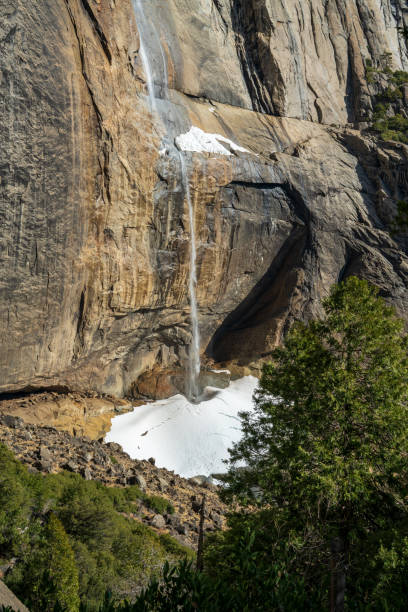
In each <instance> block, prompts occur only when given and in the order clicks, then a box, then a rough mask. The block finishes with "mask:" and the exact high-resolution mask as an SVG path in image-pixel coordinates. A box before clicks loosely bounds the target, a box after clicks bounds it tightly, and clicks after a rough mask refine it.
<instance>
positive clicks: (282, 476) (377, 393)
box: [225, 277, 408, 611]
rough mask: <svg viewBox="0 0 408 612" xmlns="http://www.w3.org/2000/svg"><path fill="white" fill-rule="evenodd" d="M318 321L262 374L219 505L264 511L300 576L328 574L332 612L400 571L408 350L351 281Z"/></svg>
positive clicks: (295, 334)
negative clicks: (296, 559)
mask: <svg viewBox="0 0 408 612" xmlns="http://www.w3.org/2000/svg"><path fill="white" fill-rule="evenodd" d="M324 313H325V314H324V317H323V318H322V319H320V320H316V321H312V322H310V323H309V324H303V323H298V324H296V325H295V326H294V327H293V329H292V331H291V332H290V333H289V335H288V337H287V339H286V343H285V346H284V347H282V348H277V349H276V350H275V351H274V352H273V355H272V363H271V364H269V365H266V366H265V367H264V370H263V376H262V379H261V381H260V386H259V389H258V390H257V392H256V394H255V412H253V413H244V414H242V415H241V416H242V423H243V438H242V440H241V441H240V442H239V443H237V444H236V445H235V446H234V448H233V449H232V450H231V459H230V470H229V474H228V476H227V478H226V491H225V495H226V497H227V498H233V499H237V500H239V502H240V503H241V504H244V505H245V504H248V505H254V504H256V503H257V504H258V505H260V506H262V508H263V509H264V510H267V512H268V513H269V516H270V517H273V524H274V525H275V527H276V530H277V532H279V531H280V532H281V534H285V535H282V537H286V538H287V539H291V542H292V544H293V547H294V548H296V547H297V548H298V552H299V556H301V555H303V561H302V562H303V564H304V568H305V572H306V573H307V572H308V571H309V570H310V568H313V567H314V568H315V567H316V564H320V567H321V570H322V572H323V574H324V573H325V572H326V573H328V572H329V571H328V570H327V568H328V567H330V568H331V570H330V571H331V595H332V598H331V609H332V610H336V611H338V610H343V609H344V605H345V593H347V591H349V592H350V588H351V586H350V585H351V583H352V585H353V586H352V588H353V589H354V590H353V592H354V594H355V593H356V592H357V591H356V590H357V589H358V588H360V587H361V593H363V591H365V592H366V595H363V594H361V598H362V600H363V599H364V598H365V597H366V598H367V597H368V598H369V597H370V595H367V592H368V591H370V589H371V594H372V593H374V591H375V589H376V588H379V586H378V585H379V583H380V582H381V580H382V578H381V580H380V579H377V577H378V576H379V575H381V576H382V574H381V571H383V572H385V571H386V570H385V569H384V568H386V567H388V570H389V571H390V572H391V574H392V572H394V574H392V576H395V572H396V571H397V570H398V567H400V569H401V564H402V565H404V564H406V558H407V553H406V549H407V542H408V529H407V524H408V520H407V517H408V499H407V495H408V487H407V482H408V481H407V458H408V410H407V399H408V357H407V348H408V342H407V336H406V335H405V334H404V333H403V322H402V321H401V320H399V319H398V318H397V317H396V315H395V313H394V311H393V310H392V309H391V308H390V307H388V306H387V305H386V304H385V302H384V300H383V299H381V298H379V297H378V292H377V290H376V289H374V288H373V287H371V286H369V285H368V283H366V282H365V281H362V280H359V279H357V278H354V277H352V278H349V279H348V280H346V281H345V282H343V283H340V284H339V285H337V286H335V287H334V288H333V290H332V292H331V294H330V296H329V298H328V299H327V300H326V301H325V302H324ZM242 463H244V464H245V465H246V467H245V468H242V467H240V466H242ZM254 493H255V497H254ZM256 499H257V500H258V501H256ZM394 552H395V555H394ZM392 555H394V556H392ZM391 558H392V559H393V560H394V561H395V563H394V561H392V562H391V561H390V559H391ZM387 559H388V561H387ZM271 562H272V560H271ZM387 563H388V566H387ZM392 563H394V566H393V567H392V568H391V566H392ZM323 566H324V567H323ZM406 567H408V565H404V568H405V569H404V568H403V570H402V573H403V574H404V576H405V577H406ZM370 568H371V569H370ZM379 568H380V569H379ZM390 568H391V569H390ZM377 570H378V571H379V572H380V574H378V573H377V574H376V572H377ZM388 570H387V571H388ZM370 572H371V575H370ZM404 572H405V573H404ZM391 574H387V576H388V575H391ZM347 575H350V576H352V578H353V580H352V581H350V582H349V583H348V585H349V586H348V587H346V576H347ZM384 575H385V574H384ZM393 579H394V578H393ZM387 580H388V578H387ZM404 580H405V578H404ZM370 581H371V582H370ZM376 582H377V583H378V584H377V585H376ZM359 585H360V586H359ZM384 588H385V587H384ZM371 596H373V595H371ZM379 597H381V595H379ZM367 601H368V600H367ZM346 603H347V597H346ZM350 609H351V608H350ZM352 609H357V608H352ZM358 609H360V608H358ZM364 609H365V608H364ZM370 609H377V608H375V607H373V608H370ZM378 609H381V606H380V608H378ZM390 609H391V608H390ZM392 609H399V608H398V607H397V606H396V607H395V608H392ZM401 609H403V608H401Z"/></svg>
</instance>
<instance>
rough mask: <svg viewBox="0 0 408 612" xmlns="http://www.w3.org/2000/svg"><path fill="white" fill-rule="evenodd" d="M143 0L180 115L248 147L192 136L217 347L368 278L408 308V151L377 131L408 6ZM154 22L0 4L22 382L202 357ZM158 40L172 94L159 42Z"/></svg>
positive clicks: (270, 339) (204, 322) (4, 290)
mask: <svg viewBox="0 0 408 612" xmlns="http://www.w3.org/2000/svg"><path fill="white" fill-rule="evenodd" d="M144 4H145V11H146V14H147V16H148V18H149V19H150V20H151V21H152V22H153V23H154V24H155V26H156V28H157V33H158V36H159V38H160V41H161V45H162V48H163V52H164V55H165V58H166V64H167V69H168V84H169V99H168V100H166V101H162V100H158V101H157V105H158V107H160V110H161V114H162V115H167V116H168V119H169V121H170V122H172V125H173V131H174V133H177V134H178V135H185V134H188V133H191V129H192V127H193V128H194V130H195V133H198V132H197V130H201V132H200V134H201V133H202V132H204V133H205V134H210V135H219V136H221V137H222V138H223V139H225V140H224V141H219V140H216V139H215V140H216V142H218V143H219V144H221V145H222V144H223V143H224V145H226V146H227V147H228V149H227V152H228V153H229V154H228V155H225V154H222V155H221V154H220V151H218V152H216V151H214V150H210V151H208V150H204V151H201V152H193V151H190V152H186V156H187V160H188V171H189V175H190V186H191V193H192V196H193V204H194V210H195V223H196V234H197V254H198V289H197V298H198V306H199V318H200V331H201V342H202V344H201V349H202V352H203V353H204V352H206V354H207V356H208V357H209V358H211V359H212V360H214V361H215V362H228V363H231V362H234V363H235V365H238V366H240V365H242V366H247V365H253V364H257V363H259V361H260V360H262V359H264V358H267V356H268V354H269V353H270V351H271V349H272V347H273V346H274V345H275V344H276V343H277V342H279V341H280V340H281V338H282V334H283V333H284V332H285V331H286V330H287V329H288V327H289V325H290V324H291V322H292V321H293V320H295V319H298V318H300V319H304V318H308V317H310V316H312V315H315V314H316V313H318V312H319V302H320V300H321V298H322V297H323V296H324V295H326V294H327V292H328V289H329V287H330V285H331V284H332V283H334V282H336V281H338V280H339V279H341V278H343V277H344V276H346V275H349V274H358V275H362V276H364V277H365V278H367V279H368V280H370V281H371V282H373V283H375V284H377V285H378V286H379V287H380V288H381V291H382V294H383V295H384V296H386V297H387V298H388V299H389V300H390V302H391V303H393V304H394V305H395V306H396V307H397V309H398V311H399V312H400V313H401V314H402V315H403V316H405V317H407V316H408V313H407V304H408V302H407V278H408V277H407V275H408V266H407V264H408V260H407V257H406V251H405V248H404V244H403V242H402V241H401V240H400V241H399V242H396V240H395V239H394V238H393V237H391V235H390V233H389V231H388V227H389V225H388V224H389V223H390V221H391V219H392V215H393V212H395V201H396V200H397V199H401V198H404V197H407V148H406V147H405V146H404V145H401V144H392V143H380V144H379V143H378V142H376V141H375V140H374V139H372V138H371V137H368V136H363V135H362V133H361V132H360V131H359V129H358V128H359V127H360V122H361V121H364V119H365V118H366V116H367V113H369V111H370V105H371V100H370V97H369V96H368V93H367V85H366V82H365V71H364V61H365V59H367V58H372V59H373V60H378V59H379V58H380V57H381V55H382V54H384V53H386V52H390V53H391V54H392V61H393V67H394V69H397V68H400V69H401V68H403V69H407V52H406V44H405V42H404V40H403V39H402V38H401V36H400V35H399V31H398V29H397V26H401V25H402V24H403V23H404V20H405V19H406V13H407V9H406V7H405V3H404V2H402V1H399V0H387V1H386V2H380V1H379V0H350V2H342V3H339V2H335V1H334V0H329V1H326V0H325V1H323V0H309V1H306V2H305V1H303V0H290V1H289V0H284V1H283V2H280V3H277V2H274V1H273V0H261V1H259V0H257V1H256V2H255V0H245V2H244V1H243V0H213V1H210V0H166V1H165V2H164V1H161V0H149V2H145V3H144ZM137 26H138V24H137V22H136V19H135V16H134V13H133V9H132V4H131V2H130V0H99V1H97V2H96V1H95V0H41V1H40V0H35V1H32V2H28V3H27V2H23V1H22V0H10V2H8V3H2V5H1V6H0V40H1V44H2V47H1V54H0V90H1V96H0V219H1V222H0V259H1V275H0V341H1V346H2V350H1V351H0V374H1V376H0V389H1V390H2V391H10V390H20V389H26V388H50V387H54V388H76V389H94V390H96V391H98V392H102V393H110V394H112V395H118V396H121V395H124V394H126V393H128V392H129V390H130V389H132V388H133V386H134V385H135V383H136V382H137V380H138V378H139V377H140V376H141V375H144V374H146V373H147V372H149V371H150V370H152V371H153V370H154V371H158V372H159V371H160V370H165V369H166V368H179V369H180V370H183V368H184V367H185V363H186V352H187V349H188V346H189V343H190V340H191V325H190V315H189V304H188V275H189V262H190V260H189V231H188V228H189V224H188V211H187V205H186V202H185V198H184V194H183V189H182V183H181V176H180V163H179V158H178V157H177V155H175V154H174V151H175V150H176V149H175V147H166V145H165V143H163V136H164V131H165V130H164V128H163V125H162V124H161V122H160V121H159V120H158V118H157V116H152V113H151V112H150V108H149V102H148V97H147V95H146V86H145V75H144V72H143V68H142V63H141V61H140V53H139V36H138V28H137ZM147 51H148V52H149V53H150V54H151V56H152V63H153V66H154V71H155V78H156V81H157V86H156V89H157V96H158V97H159V96H160V89H161V84H160V78H161V69H160V65H161V64H160V62H162V58H160V57H159V55H158V49H157V41H156V43H155V42H154V37H153V38H152V39H151V40H149V44H148V48H147ZM354 128H355V129H354ZM194 130H193V133H194ZM228 143H230V144H228ZM231 143H233V145H234V146H232V145H231ZM235 145H237V146H235ZM190 148H191V147H190ZM204 148H205V147H204ZM243 149H245V150H246V151H248V152H246V151H244V150H243Z"/></svg>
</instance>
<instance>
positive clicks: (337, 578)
mask: <svg viewBox="0 0 408 612" xmlns="http://www.w3.org/2000/svg"><path fill="white" fill-rule="evenodd" d="M331 553H332V558H331V564H330V565H331V580H330V612H344V596H345V592H346V567H345V547H344V541H343V540H342V539H341V538H334V540H332V543H331Z"/></svg>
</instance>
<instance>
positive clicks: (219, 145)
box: [175, 125, 250, 155]
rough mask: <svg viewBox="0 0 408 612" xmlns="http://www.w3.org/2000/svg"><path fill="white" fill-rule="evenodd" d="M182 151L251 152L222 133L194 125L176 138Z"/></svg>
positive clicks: (220, 153) (219, 153)
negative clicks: (208, 130)
mask: <svg viewBox="0 0 408 612" xmlns="http://www.w3.org/2000/svg"><path fill="white" fill-rule="evenodd" d="M175 142H176V145H177V147H178V148H179V149H180V150H181V151H192V152H195V153H216V154H218V155H233V153H237V152H239V151H240V152H241V153H250V151H248V149H244V148H243V147H240V146H239V145H237V144H235V142H233V141H232V140H230V139H229V138H225V136H221V134H208V133H207V132H204V131H203V130H201V129H200V128H198V127H195V126H194V125H193V126H192V127H191V128H190V130H189V131H188V132H187V133H186V134H180V136H177V137H176V139H175ZM224 145H226V146H224Z"/></svg>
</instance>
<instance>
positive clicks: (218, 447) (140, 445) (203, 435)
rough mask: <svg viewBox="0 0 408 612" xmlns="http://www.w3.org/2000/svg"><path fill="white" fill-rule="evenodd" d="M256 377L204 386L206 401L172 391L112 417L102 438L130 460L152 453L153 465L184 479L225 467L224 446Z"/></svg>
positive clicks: (237, 433) (247, 406)
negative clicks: (171, 394)
mask: <svg viewBox="0 0 408 612" xmlns="http://www.w3.org/2000/svg"><path fill="white" fill-rule="evenodd" d="M257 384H258V379H257V378H255V377H253V376H246V377H245V378H241V379H239V380H235V381H233V382H232V383H231V384H230V386H229V387H228V388H227V389H222V390H220V389H215V388H210V387H207V389H206V395H207V400H206V401H202V402H200V403H198V404H195V403H191V402H189V401H188V399H187V398H185V397H184V396H183V395H175V396H174V397H170V398H169V399H166V400H160V401H156V402H152V403H149V404H146V405H144V406H138V407H136V408H134V410H133V412H130V413H127V414H123V415H119V416H117V417H115V418H113V419H112V428H111V431H110V432H109V433H108V434H107V435H106V437H105V442H117V443H119V444H120V445H121V446H122V447H123V450H124V451H125V452H126V453H128V454H129V455H130V457H131V458H132V459H149V458H150V457H154V458H155V460H156V465H157V466H158V467H164V468H167V469H168V470H173V471H174V472H175V473H176V474H179V475H180V476H183V477H184V478H190V477H192V476H197V475H205V476H209V475H210V474H213V473H222V472H225V471H226V466H225V463H224V459H227V458H228V448H230V447H231V446H232V444H233V443H234V442H238V440H239V439H240V438H241V421H240V418H239V416H238V413H239V412H242V411H252V410H253V401H252V395H253V393H254V391H255V388H256V386H257Z"/></svg>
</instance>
